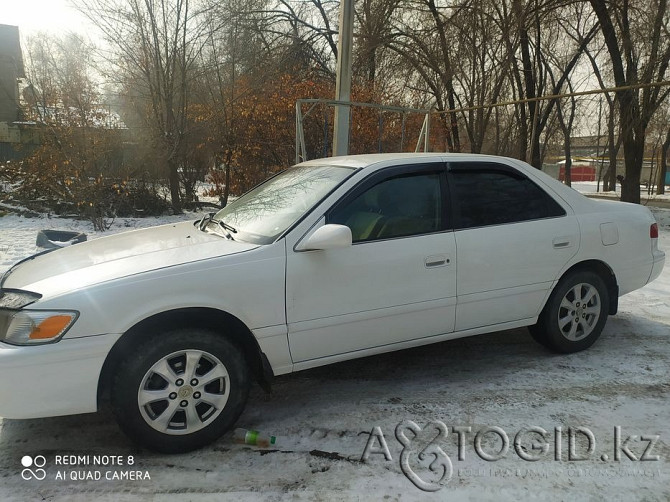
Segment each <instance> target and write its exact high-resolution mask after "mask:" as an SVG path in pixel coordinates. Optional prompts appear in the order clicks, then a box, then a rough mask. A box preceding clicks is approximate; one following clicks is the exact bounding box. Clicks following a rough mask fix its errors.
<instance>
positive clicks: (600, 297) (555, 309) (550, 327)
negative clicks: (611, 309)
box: [529, 270, 609, 354]
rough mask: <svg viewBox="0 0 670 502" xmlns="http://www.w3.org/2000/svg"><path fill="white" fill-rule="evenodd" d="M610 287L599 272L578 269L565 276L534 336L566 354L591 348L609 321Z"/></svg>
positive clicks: (536, 327)
mask: <svg viewBox="0 0 670 502" xmlns="http://www.w3.org/2000/svg"><path fill="white" fill-rule="evenodd" d="M608 306H609V291H608V289H607V285H606V284H605V281H604V280H603V279H602V277H600V275H598V274H596V273H595V272H591V271H586V270H581V271H579V270H578V271H574V272H571V273H569V274H568V275H566V276H565V277H563V278H562V279H561V280H560V281H559V283H558V284H557V285H556V287H555V288H554V291H553V292H552V293H551V295H550V297H549V300H548V301H547V304H546V305H545V306H544V309H543V310H542V313H541V314H540V316H539V318H538V321H537V324H535V325H533V326H530V327H529V331H530V334H531V336H532V337H533V338H534V339H535V340H536V341H537V342H539V343H540V344H542V345H544V346H545V347H547V348H549V349H550V350H553V351H555V352H560V353H563V354H569V353H572V352H579V351H580V350H584V349H587V348H589V347H590V346H591V345H593V344H594V343H595V341H596V340H597V339H598V337H599V336H600V334H601V332H602V330H603V327H604V326H605V323H606V322H607V314H608Z"/></svg>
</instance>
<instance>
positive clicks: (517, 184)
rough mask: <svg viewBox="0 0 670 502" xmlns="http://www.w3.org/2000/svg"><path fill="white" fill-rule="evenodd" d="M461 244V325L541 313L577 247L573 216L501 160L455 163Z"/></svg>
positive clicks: (455, 205)
mask: <svg viewBox="0 0 670 502" xmlns="http://www.w3.org/2000/svg"><path fill="white" fill-rule="evenodd" d="M448 176H449V187H450V193H451V197H452V203H453V205H452V208H453V212H454V226H455V233H454V235H455V239H456V246H457V248H458V255H459V262H458V277H457V283H458V306H457V309H456V330H457V331H460V330H467V329H471V328H478V327H483V326H490V325H495V324H501V323H506V322H514V321H520V320H524V319H530V318H533V317H534V316H536V315H538V313H539V311H540V310H541V308H542V306H543V304H544V301H545V299H546V297H547V294H548V292H549V290H550V288H551V286H552V283H553V281H554V280H555V279H556V277H557V276H558V274H559V273H560V271H561V270H562V269H563V268H564V266H565V264H566V263H567V262H568V260H569V259H570V258H571V257H572V256H574V255H575V253H576V252H577V250H578V248H579V235H580V234H579V225H578V223H577V220H576V218H575V217H574V215H572V214H571V211H570V214H568V211H566V209H565V208H564V207H563V206H562V205H561V204H559V203H558V202H557V201H556V200H554V199H553V198H552V197H551V196H550V195H549V194H548V193H547V192H546V191H545V190H543V189H542V188H541V187H540V186H538V184H537V183H535V182H534V181H532V180H531V179H529V178H528V177H527V176H526V175H525V174H523V173H522V172H520V171H519V170H517V169H515V168H514V167H512V166H508V165H505V164H502V163H495V162H465V161H464V162H454V163H450V164H449V175H448Z"/></svg>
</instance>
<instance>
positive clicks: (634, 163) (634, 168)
mask: <svg viewBox="0 0 670 502" xmlns="http://www.w3.org/2000/svg"><path fill="white" fill-rule="evenodd" d="M644 138H645V136H644V134H639V135H638V136H637V137H635V136H633V133H632V130H631V131H627V132H626V133H625V135H624V138H623V155H624V159H625V161H626V176H625V177H624V179H623V181H622V182H621V200H622V201H624V202H632V203H634V204H639V203H640V177H641V174H642V159H643V156H644Z"/></svg>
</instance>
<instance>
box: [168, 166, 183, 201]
mask: <svg viewBox="0 0 670 502" xmlns="http://www.w3.org/2000/svg"><path fill="white" fill-rule="evenodd" d="M177 169H178V166H177V163H176V162H175V161H174V159H170V160H168V170H169V176H170V199H171V200H172V212H173V213H174V214H181V213H182V210H181V195H180V193H179V171H178V170H177Z"/></svg>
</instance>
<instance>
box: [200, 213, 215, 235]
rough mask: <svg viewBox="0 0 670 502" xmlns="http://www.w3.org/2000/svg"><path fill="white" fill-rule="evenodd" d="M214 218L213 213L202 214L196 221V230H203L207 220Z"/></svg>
mask: <svg viewBox="0 0 670 502" xmlns="http://www.w3.org/2000/svg"><path fill="white" fill-rule="evenodd" d="M213 219H214V213H209V214H208V215H207V216H203V217H202V219H201V220H199V221H196V223H197V224H198V230H202V231H203V232H204V230H205V228H207V225H209V222H210V221H212V220H213Z"/></svg>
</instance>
